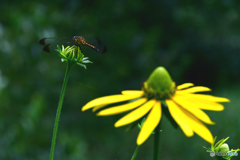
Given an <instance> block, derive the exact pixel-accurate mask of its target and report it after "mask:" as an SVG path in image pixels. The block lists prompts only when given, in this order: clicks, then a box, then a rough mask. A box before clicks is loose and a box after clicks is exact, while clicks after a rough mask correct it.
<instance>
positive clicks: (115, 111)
mask: <svg viewBox="0 0 240 160" xmlns="http://www.w3.org/2000/svg"><path fill="white" fill-rule="evenodd" d="M146 101H147V98H141V99H139V100H136V101H134V102H131V103H127V104H123V105H119V106H115V107H111V108H108V109H104V110H102V111H100V112H99V113H98V114H97V115H98V116H106V115H114V114H119V113H122V112H126V111H129V110H131V109H134V108H136V107H138V106H140V105H142V104H143V103H145V102H146ZM95 108H96V107H95Z"/></svg>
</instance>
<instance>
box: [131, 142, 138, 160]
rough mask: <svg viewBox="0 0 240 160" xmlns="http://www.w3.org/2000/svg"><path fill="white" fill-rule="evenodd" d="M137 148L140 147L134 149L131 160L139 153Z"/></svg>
mask: <svg viewBox="0 0 240 160" xmlns="http://www.w3.org/2000/svg"><path fill="white" fill-rule="evenodd" d="M139 148H140V145H138V146H137V148H136V149H135V151H134V153H133V155H132V158H131V160H134V159H135V158H136V156H137V153H138V151H139Z"/></svg>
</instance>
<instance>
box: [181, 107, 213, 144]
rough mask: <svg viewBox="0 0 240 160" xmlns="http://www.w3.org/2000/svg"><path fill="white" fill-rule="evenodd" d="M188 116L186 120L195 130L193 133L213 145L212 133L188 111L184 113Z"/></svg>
mask: <svg viewBox="0 0 240 160" xmlns="http://www.w3.org/2000/svg"><path fill="white" fill-rule="evenodd" d="M183 112H184V113H185V115H186V120H187V121H188V123H189V125H190V126H191V128H192V129H193V131H194V132H195V133H196V134H198V135H199V136H200V137H202V138H203V139H204V140H206V141H207V142H209V143H211V144H212V143H213V136H212V133H211V132H210V131H209V130H208V128H207V127H206V126H205V125H204V124H203V123H202V122H201V121H199V120H198V119H197V118H196V117H194V116H193V115H192V114H190V113H189V112H187V111H183Z"/></svg>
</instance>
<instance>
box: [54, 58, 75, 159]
mask: <svg viewBox="0 0 240 160" xmlns="http://www.w3.org/2000/svg"><path fill="white" fill-rule="evenodd" d="M71 66H72V63H71V62H67V69H66V73H65V77H64V80H63V86H62V91H61V95H60V99H59V102H58V108H57V113H56V119H55V124H54V129H53V137H52V144H51V150H50V158H49V159H50V160H53V157H54V150H55V144H56V139H57V131H58V122H59V119H60V115H61V110H62V104H63V99H64V94H65V91H66V87H67V82H68V78H69V73H70V70H71Z"/></svg>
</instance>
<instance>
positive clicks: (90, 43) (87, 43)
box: [39, 36, 107, 54]
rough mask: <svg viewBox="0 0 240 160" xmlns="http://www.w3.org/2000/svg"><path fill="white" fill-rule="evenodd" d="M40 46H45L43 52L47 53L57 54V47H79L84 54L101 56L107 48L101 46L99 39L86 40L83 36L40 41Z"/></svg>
mask: <svg viewBox="0 0 240 160" xmlns="http://www.w3.org/2000/svg"><path fill="white" fill-rule="evenodd" d="M39 44H41V45H44V47H43V50H44V51H45V52H53V53H54V52H56V48H57V45H58V46H60V47H61V46H62V45H64V46H65V47H66V46H71V47H74V46H78V47H80V49H81V51H82V53H84V54H86V53H91V52H93V51H95V52H98V53H100V54H103V53H106V52H107V48H106V47H105V46H103V45H102V44H101V42H100V41H99V39H93V38H85V37H83V36H73V37H59V38H57V37H56V38H43V39H41V40H40V41H39Z"/></svg>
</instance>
